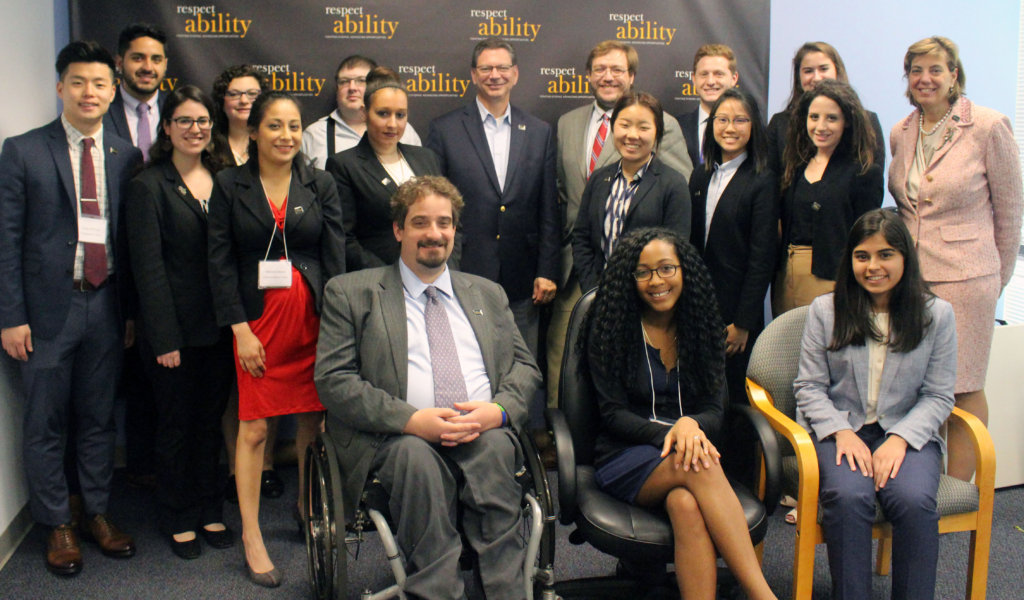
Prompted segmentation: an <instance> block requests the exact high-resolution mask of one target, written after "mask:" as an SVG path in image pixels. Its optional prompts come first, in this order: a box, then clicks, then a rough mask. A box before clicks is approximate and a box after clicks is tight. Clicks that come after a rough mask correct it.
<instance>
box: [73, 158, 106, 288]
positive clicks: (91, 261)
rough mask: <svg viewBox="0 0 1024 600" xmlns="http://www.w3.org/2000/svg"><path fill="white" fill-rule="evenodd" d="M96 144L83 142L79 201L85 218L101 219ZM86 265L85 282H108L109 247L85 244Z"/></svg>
mask: <svg viewBox="0 0 1024 600" xmlns="http://www.w3.org/2000/svg"><path fill="white" fill-rule="evenodd" d="M95 143H96V142H95V141H94V140H93V139H92V138H85V139H84V140H82V163H81V168H80V169H79V171H80V172H79V175H78V177H79V179H80V183H81V186H82V197H81V199H80V201H79V206H80V207H81V208H80V210H81V212H82V215H83V216H89V217H100V216H102V215H101V214H100V201H99V200H97V199H96V168H95V167H94V166H93V163H92V147H93V144H95ZM84 250H85V264H84V269H83V272H84V273H83V274H84V275H85V280H86V281H88V282H89V283H91V284H92V285H94V286H96V287H99V286H101V285H103V282H104V281H106V280H107V247H106V246H105V245H104V244H88V243H87V244H84Z"/></svg>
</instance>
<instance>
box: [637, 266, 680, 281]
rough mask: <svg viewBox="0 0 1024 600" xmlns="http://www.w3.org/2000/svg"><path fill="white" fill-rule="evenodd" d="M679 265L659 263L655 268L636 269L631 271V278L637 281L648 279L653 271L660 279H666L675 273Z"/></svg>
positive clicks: (652, 274)
mask: <svg viewBox="0 0 1024 600" xmlns="http://www.w3.org/2000/svg"><path fill="white" fill-rule="evenodd" d="M678 268H679V265H661V266H660V267H658V268H657V269H637V270H636V271H633V279H636V280H637V281H650V280H651V277H653V276H654V274H655V273H657V274H658V277H661V278H662V279H668V278H669V277H672V276H673V275H675V274H676V269H678Z"/></svg>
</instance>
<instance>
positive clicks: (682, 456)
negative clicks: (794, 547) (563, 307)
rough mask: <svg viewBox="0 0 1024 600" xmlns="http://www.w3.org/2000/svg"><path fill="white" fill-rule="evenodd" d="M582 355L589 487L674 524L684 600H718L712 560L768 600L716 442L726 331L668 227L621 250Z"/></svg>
mask: <svg viewBox="0 0 1024 600" xmlns="http://www.w3.org/2000/svg"><path fill="white" fill-rule="evenodd" d="M599 281H600V287H599V288H598V291H597V297H596V298H595V299H594V304H593V306H592V308H591V309H590V312H589V313H588V314H587V317H586V322H585V324H584V334H583V335H582V336H581V339H580V351H581V352H585V353H586V356H587V362H586V369H587V373H588V376H589V377H590V379H591V381H592V382H593V387H594V391H595V395H596V397H597V402H598V409H599V411H600V416H601V426H600V430H599V431H598V433H597V439H596V443H595V447H594V454H595V465H596V467H597V471H596V472H595V480H596V482H597V484H598V485H599V486H600V487H601V488H602V489H603V490H604V491H605V492H607V493H608V494H609V495H611V496H614V497H615V498H618V499H619V500H622V501H624V502H629V503H631V504H635V505H637V506H642V507H647V508H651V509H655V510H661V509H664V510H665V512H667V513H668V516H669V520H670V521H671V523H672V532H673V539H674V544H675V565H676V569H675V572H676V579H677V581H678V584H679V592H680V594H681V595H682V597H684V598H708V599H711V598H714V597H715V586H716V583H717V582H716V576H717V570H716V568H715V560H716V554H720V555H721V556H722V558H723V559H724V560H725V563H726V565H728V566H729V568H730V569H731V570H732V572H733V574H734V575H735V576H736V579H737V580H738V581H739V583H740V585H741V586H742V587H743V590H744V592H746V595H747V597H748V598H752V599H765V598H769V599H770V598H775V595H774V594H772V591H771V589H770V588H769V587H768V584H767V582H766V581H765V579H764V575H763V574H762V573H761V566H760V564H759V563H758V560H757V556H756V554H755V553H754V547H753V545H752V543H751V541H750V534H749V532H748V530H747V521H746V518H745V517H744V516H743V509H742V508H741V506H740V502H739V499H738V498H737V497H736V494H735V492H733V490H732V486H731V485H730V484H729V481H728V480H727V479H726V476H725V473H724V472H723V471H722V467H721V465H720V464H719V458H720V455H719V453H718V450H717V449H716V448H715V445H714V443H712V441H711V440H712V439H714V438H716V437H717V436H718V433H719V428H720V426H721V424H722V416H723V412H724V400H723V396H724V393H725V351H724V350H725V349H724V336H723V335H722V331H723V329H724V328H725V326H724V324H723V323H722V319H721V317H720V316H719V313H718V301H717V299H716V298H715V291H714V288H713V286H712V283H711V277H710V275H709V274H708V271H707V268H706V267H705V266H704V262H703V261H702V260H701V258H700V255H699V254H698V253H697V250H696V249H695V248H694V247H693V246H692V245H691V244H690V243H689V242H687V241H686V240H685V238H683V237H682V236H680V235H678V234H676V233H675V232H673V231H670V230H667V229H664V228H643V229H639V230H635V231H633V232H632V233H630V234H629V235H627V236H625V237H624V238H622V239H620V240H619V243H618V244H616V246H615V251H614V252H613V253H612V255H611V258H610V259H609V260H608V265H607V268H606V269H605V270H604V272H603V273H602V274H601V276H600V280H599Z"/></svg>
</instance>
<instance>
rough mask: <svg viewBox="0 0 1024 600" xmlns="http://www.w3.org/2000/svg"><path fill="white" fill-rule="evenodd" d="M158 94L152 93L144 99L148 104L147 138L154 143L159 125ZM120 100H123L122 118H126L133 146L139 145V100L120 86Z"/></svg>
mask: <svg viewBox="0 0 1024 600" xmlns="http://www.w3.org/2000/svg"><path fill="white" fill-rule="evenodd" d="M159 97H160V94H153V97H152V98H150V99H149V100H147V101H146V104H148V105H149V139H150V141H152V142H153V143H156V133H157V129H159V127H160V103H159V102H157V98H159ZM121 100H123V101H124V118H125V119H127V120H128V132H129V135H131V136H132V139H131V143H132V145H133V146H138V145H139V104H141V102H140V101H139V99H138V98H136V97H135V96H132V95H131V94H129V93H128V92H127V91H125V89H124V86H123V85H122V86H121Z"/></svg>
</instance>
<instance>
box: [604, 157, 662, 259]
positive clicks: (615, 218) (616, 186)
mask: <svg viewBox="0 0 1024 600" xmlns="http://www.w3.org/2000/svg"><path fill="white" fill-rule="evenodd" d="M651 158H654V155H653V154H652V155H651V156H650V158H648V159H647V162H646V163H644V166H642V167H640V168H639V169H637V172H636V173H635V174H634V175H633V179H631V180H629V181H626V176H625V175H624V174H623V173H622V161H621V160H620V161H619V168H618V169H616V171H615V179H614V180H613V181H612V189H611V192H609V193H608V200H606V201H605V204H604V260H605V262H608V257H610V256H611V255H612V251H613V250H615V242H616V241H618V239H619V235H620V234H621V233H622V225H623V224H624V223H625V222H626V215H627V214H628V213H629V205H630V204H632V202H633V195H634V194H635V193H636V189H637V188H638V187H640V180H641V179H643V177H644V173H646V172H647V167H648V166H649V165H650V164H651Z"/></svg>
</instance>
